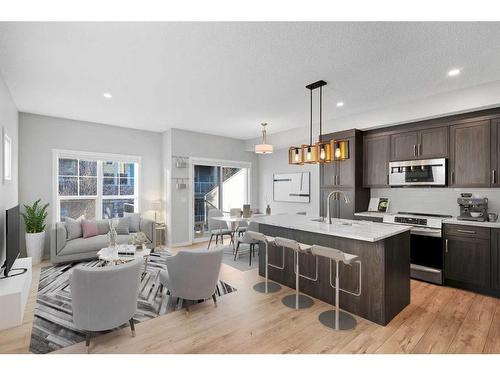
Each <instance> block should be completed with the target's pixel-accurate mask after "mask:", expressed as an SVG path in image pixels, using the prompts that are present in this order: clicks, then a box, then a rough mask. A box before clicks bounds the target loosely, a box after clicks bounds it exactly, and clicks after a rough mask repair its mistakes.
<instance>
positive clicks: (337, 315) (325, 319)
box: [311, 245, 361, 331]
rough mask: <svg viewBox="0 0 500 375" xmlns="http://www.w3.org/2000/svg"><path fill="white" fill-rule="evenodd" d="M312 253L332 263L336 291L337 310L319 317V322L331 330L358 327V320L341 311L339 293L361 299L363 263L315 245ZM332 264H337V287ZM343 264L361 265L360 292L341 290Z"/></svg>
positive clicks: (329, 311) (353, 256) (335, 250)
mask: <svg viewBox="0 0 500 375" xmlns="http://www.w3.org/2000/svg"><path fill="white" fill-rule="evenodd" d="M311 252H312V253H313V254H314V255H316V256H322V257H325V258H328V259H329V263H330V286H331V287H332V288H334V289H335V310H328V311H324V312H322V313H321V314H320V315H319V321H320V322H321V323H322V324H323V325H325V326H327V327H330V328H334V329H336V330H337V331H338V330H348V329H353V328H354V327H356V324H357V322H356V319H354V317H353V316H352V315H351V314H348V313H346V312H345V311H340V301H339V291H340V292H344V293H348V294H351V295H353V296H356V297H359V296H360V295H361V261H360V260H359V257H358V256H357V255H353V254H348V253H344V252H343V251H340V250H337V249H333V248H331V247H324V246H319V245H313V247H312V248H311ZM332 262H335V285H333V284H332ZM340 262H342V263H344V264H347V265H349V266H351V265H352V264H353V263H357V264H358V265H359V284H358V285H359V286H358V288H359V291H358V292H352V291H348V290H345V289H342V288H340V277H339V263H340Z"/></svg>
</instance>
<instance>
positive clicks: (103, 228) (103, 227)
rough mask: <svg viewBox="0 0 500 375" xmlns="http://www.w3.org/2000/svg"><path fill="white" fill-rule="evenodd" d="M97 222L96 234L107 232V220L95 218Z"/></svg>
mask: <svg viewBox="0 0 500 375" xmlns="http://www.w3.org/2000/svg"><path fill="white" fill-rule="evenodd" d="M96 224H97V234H99V235H101V234H108V232H109V220H96Z"/></svg>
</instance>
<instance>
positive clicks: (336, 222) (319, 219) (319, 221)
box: [310, 217, 352, 226]
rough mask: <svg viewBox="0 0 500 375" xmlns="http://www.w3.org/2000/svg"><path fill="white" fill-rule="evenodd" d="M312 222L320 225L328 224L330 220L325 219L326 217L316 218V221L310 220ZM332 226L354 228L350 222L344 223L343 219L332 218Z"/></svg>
mask: <svg viewBox="0 0 500 375" xmlns="http://www.w3.org/2000/svg"><path fill="white" fill-rule="evenodd" d="M310 220H311V221H316V222H318V223H327V222H328V220H327V219H326V218H325V217H316V218H314V219H310ZM332 224H340V225H351V226H352V223H351V222H349V221H343V220H341V219H337V218H335V219H333V218H332Z"/></svg>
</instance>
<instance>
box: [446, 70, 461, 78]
mask: <svg viewBox="0 0 500 375" xmlns="http://www.w3.org/2000/svg"><path fill="white" fill-rule="evenodd" d="M459 74H460V69H451V70H449V71H448V77H455V76H458V75H459Z"/></svg>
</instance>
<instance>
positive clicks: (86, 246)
mask: <svg viewBox="0 0 500 375" xmlns="http://www.w3.org/2000/svg"><path fill="white" fill-rule="evenodd" d="M97 226H98V228H99V233H98V235H96V236H93V237H88V238H83V237H78V238H74V239H68V231H67V228H66V224H65V223H63V222H62V223H61V222H59V223H56V224H55V225H54V226H53V227H52V229H51V231H50V261H51V262H52V263H66V262H74V261H80V260H87V259H93V258H97V252H98V251H99V250H101V249H102V248H104V247H107V246H108V243H109V237H108V234H107V233H108V231H109V224H108V220H97ZM132 229H133V228H130V234H119V235H118V236H117V237H118V243H119V244H127V243H129V241H130V236H131V235H132V234H133V233H135V232H134V231H133V230H132ZM139 232H143V233H144V234H145V235H146V237H147V238H148V240H149V243H148V244H146V246H147V247H148V248H150V249H154V247H155V244H156V230H155V223H154V221H153V220H150V219H146V218H142V217H141V218H140V222H139Z"/></svg>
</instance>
